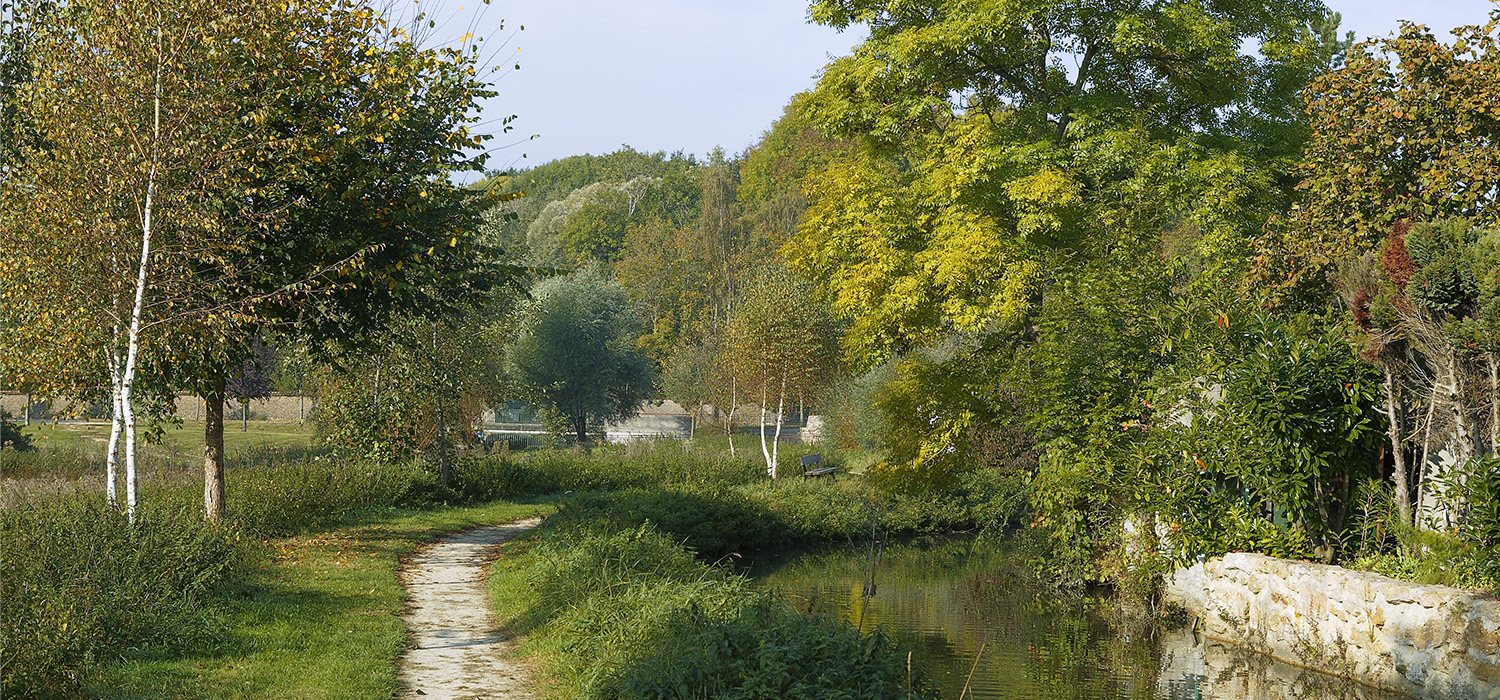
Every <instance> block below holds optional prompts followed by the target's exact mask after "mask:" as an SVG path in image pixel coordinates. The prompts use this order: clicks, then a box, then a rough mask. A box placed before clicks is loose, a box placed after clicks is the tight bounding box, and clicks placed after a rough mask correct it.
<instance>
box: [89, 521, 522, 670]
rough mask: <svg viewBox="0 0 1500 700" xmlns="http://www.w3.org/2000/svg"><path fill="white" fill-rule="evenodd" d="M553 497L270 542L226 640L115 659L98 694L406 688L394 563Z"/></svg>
mask: <svg viewBox="0 0 1500 700" xmlns="http://www.w3.org/2000/svg"><path fill="white" fill-rule="evenodd" d="M551 509H552V506H551V505H550V504H549V503H548V502H546V501H532V502H519V503H517V502H503V501H502V502H495V503H490V504H486V505H481V506H470V507H453V508H440V509H437V510H428V511H420V512H414V511H401V510H394V509H383V510H378V511H371V512H368V513H366V514H365V515H364V517H362V518H361V519H360V521H359V522H356V523H353V524H349V525H345V526H342V527H337V528H332V529H329V530H325V531H321V532H314V533H309V534H304V535H298V536H294V537H287V538H281V539H274V540H270V541H268V542H266V543H265V547H264V549H263V551H261V552H260V553H259V556H258V557H257V559H256V561H255V562H254V564H253V566H252V568H251V570H250V572H249V573H248V575H247V576H246V578H245V580H244V582H243V583H242V584H240V585H239V586H237V587H236V588H235V589H234V590H231V591H229V592H227V593H226V594H225V595H224V597H223V598H222V599H221V608H220V610H221V612H220V620H219V624H220V625H221V626H222V628H223V630H224V631H223V633H222V638H221V640H220V641H219V642H218V643H215V644H211V645H206V646H203V647H201V648H198V649H194V650H191V651H189V652H188V653H183V654H179V655H176V656H172V657H170V658H157V659H144V660H133V661H129V662H126V663H123V664H119V665H116V666H114V667H112V668H111V669H110V671H109V672H108V673H107V674H106V675H105V676H104V678H103V679H102V680H101V681H100V682H98V683H97V684H94V685H93V686H92V687H90V688H89V694H90V695H93V696H97V697H101V698H183V699H194V698H288V699H293V698H295V699H301V698H326V699H329V700H337V699H340V698H349V699H351V700H353V699H354V698H380V697H391V696H393V695H395V694H396V693H397V691H398V690H399V686H398V683H397V678H396V668H397V656H398V655H399V653H400V651H401V649H402V647H403V645H404V644H405V643H406V631H405V627H404V625H403V624H402V622H401V619H400V614H401V612H402V609H403V608H402V596H403V592H402V589H401V585H400V582H399V581H398V580H397V577H396V571H397V569H398V566H399V563H400V561H401V558H402V557H404V556H405V555H407V554H409V553H410V552H412V551H414V550H415V549H417V548H418V547H420V546H422V545H423V544H424V543H426V542H429V541H431V540H432V539H433V538H436V537H439V536H441V535H443V534H446V533H449V532H454V531H458V530H462V529H466V528H469V527H473V526H476V525H482V524H493V523H500V522H507V521H511V520H516V519H519V518H523V517H527V516H530V515H533V514H537V513H547V512H550V510H551Z"/></svg>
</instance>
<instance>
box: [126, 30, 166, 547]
mask: <svg viewBox="0 0 1500 700" xmlns="http://www.w3.org/2000/svg"><path fill="white" fill-rule="evenodd" d="M151 134H152V136H151V138H152V142H151V150H152V154H151V170H150V172H149V173H148V174H147V175H146V201H145V206H144V207H143V208H142V210H141V263H140V266H139V268H138V271H137V274H136V279H135V304H134V306H133V307H132V308H131V310H130V331H129V336H128V341H127V345H126V354H125V369H124V371H123V372H122V376H121V379H120V407H121V412H122V413H123V419H124V421H125V512H126V514H127V515H128V516H129V518H130V522H131V523H132V524H133V523H135V506H136V500H137V499H136V483H137V480H136V460H135V405H134V404H133V402H132V396H131V394H132V391H133V390H134V388H135V370H136V361H137V360H138V359H139V358H140V351H141V308H142V307H144V306H145V303H146V277H147V273H148V271H149V270H150V267H151V216H152V206H153V199H154V197H155V196H156V167H157V158H158V154H159V152H160V148H161V49H160V46H159V45H158V47H157V59H156V94H155V99H154V102H153V105H152V132H151Z"/></svg>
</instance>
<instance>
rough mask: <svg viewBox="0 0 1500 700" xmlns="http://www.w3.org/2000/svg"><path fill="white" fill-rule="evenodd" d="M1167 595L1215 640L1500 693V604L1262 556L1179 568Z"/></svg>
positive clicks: (1286, 658)
mask: <svg viewBox="0 0 1500 700" xmlns="http://www.w3.org/2000/svg"><path fill="white" fill-rule="evenodd" d="M1164 598H1165V600H1166V601H1168V602H1170V603H1175V604H1177V605H1180V606H1182V607H1183V608H1184V609H1185V610H1187V611H1188V612H1189V613H1190V614H1191V615H1193V616H1194V617H1195V618H1196V619H1197V620H1198V621H1199V622H1200V624H1201V630H1202V632H1203V633H1204V634H1205V635H1206V636H1208V637H1209V638H1212V639H1216V640H1220V641H1224V642H1228V643H1231V644H1234V645H1236V646H1239V647H1242V648H1244V649H1247V650H1250V651H1253V652H1256V653H1259V654H1263V655H1265V656H1268V657H1271V658H1274V659H1276V660H1277V661H1280V662H1283V663H1287V664H1293V665H1297V666H1302V667H1306V668H1311V669H1316V670H1318V671H1321V672H1324V673H1329V674H1333V675H1337V676H1340V677H1344V678H1348V679H1351V680H1354V681H1357V682H1360V683H1364V684H1368V685H1371V686H1374V687H1378V688H1385V689H1390V690H1395V691H1399V692H1402V693H1406V694H1408V695H1411V696H1414V697H1420V698H1432V699H1434V700H1470V699H1476V698H1477V699H1480V700H1489V699H1491V698H1497V697H1500V599H1497V598H1496V597H1494V596H1491V595H1484V594H1479V593H1475V592H1471V591H1464V590H1460V589H1455V588H1448V587H1445V586H1432V585H1418V584H1412V583H1406V582H1402V581H1397V580H1395V579H1392V578H1388V577H1385V576H1381V575H1378V574H1373V573H1369V572H1363V571H1353V570H1349V569H1345V568H1342V567H1338V566H1328V565H1323V564H1314V563H1310V562H1301V561H1289V560H1285V559H1276V558H1273V557H1267V556H1264V555H1259V554H1243V553H1236V554H1228V555H1225V556H1223V557H1219V558H1215V559H1211V560H1208V561H1206V562H1203V563H1199V564H1195V565H1193V566H1191V567H1188V568H1185V569H1179V570H1177V571H1176V572H1174V573H1173V574H1172V575H1171V576H1169V577H1168V578H1167V581H1166V585H1165V591H1164Z"/></svg>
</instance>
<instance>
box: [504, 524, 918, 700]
mask: <svg viewBox="0 0 1500 700" xmlns="http://www.w3.org/2000/svg"><path fill="white" fill-rule="evenodd" d="M489 586H490V594H491V600H492V604H493V606H494V608H495V610H496V613H497V615H498V616H499V617H500V619H501V620H502V621H503V624H505V625H507V626H508V627H509V628H510V629H511V630H512V631H514V632H517V633H521V634H525V635H527V638H526V641H525V642H524V643H523V645H522V647H521V649H520V651H521V653H522V654H523V655H525V656H527V657H529V658H530V659H532V660H533V661H534V662H535V663H536V664H537V666H538V667H539V668H540V669H542V670H543V671H544V673H545V676H546V680H547V682H546V683H545V685H544V687H543V688H541V690H542V691H543V692H544V693H545V695H546V696H547V697H555V698H585V699H594V698H601V699H602V698H611V699H616V700H634V699H636V698H641V699H644V698H663V697H674V698H726V699H730V700H737V699H745V700H749V699H752V698H754V699H757V700H761V699H763V700H771V699H777V700H780V699H783V698H787V699H804V698H805V699H809V700H810V699H812V698H828V697H839V698H850V699H855V698H872V699H873V698H902V697H904V698H908V699H910V698H935V697H937V696H938V691H937V688H936V686H935V685H933V684H932V683H931V682H930V680H929V679H927V678H926V677H925V676H924V675H923V674H922V673H921V672H920V670H917V671H916V672H915V673H913V672H912V670H911V669H909V668H908V667H907V665H906V663H905V656H904V655H903V654H901V653H900V652H899V651H898V650H897V649H896V647H895V645H894V644H893V643H892V642H891V641H890V640H889V639H887V638H886V637H885V636H884V635H883V634H881V633H880V632H878V631H877V632H873V633H870V634H863V633H861V632H860V631H858V630H856V629H854V628H853V627H852V626H850V625H849V624H847V623H845V622H842V621H839V620H835V619H832V618H827V617H815V616H809V615H803V614H801V613H799V612H797V611H796V610H795V609H793V608H792V607H791V606H790V605H789V604H788V603H787V602H786V601H785V599H783V598H782V597H780V596H778V595H776V594H774V593H770V592H767V591H762V590H758V589H756V588H754V587H753V586H751V585H750V583H749V581H748V580H747V579H745V578H744V577H743V576H740V575H737V574H734V573H730V572H728V571H727V570H725V569H723V568H720V567H715V566H710V565H707V564H705V563H703V562H701V561H699V560H697V559H695V558H694V557H693V555H692V553H691V552H690V551H688V550H687V549H685V548H683V547H681V546H679V545H677V544H675V543H673V542H672V540H671V539H669V538H668V537H666V536H664V535H662V534H661V533H658V532H656V531H655V529H654V528H652V527H651V526H650V525H642V526H640V527H637V528H634V529H626V530H621V531H615V532H604V531H600V530H596V529H593V528H590V527H588V526H587V525H586V524H585V523H584V522H583V521H580V520H577V519H563V520H558V519H549V521H548V522H547V524H545V525H544V526H543V528H542V529H541V531H540V532H539V533H538V534H537V536H536V537H535V538H533V539H530V540H528V541H526V542H524V543H520V544H519V546H517V547H514V548H513V549H512V550H511V552H510V553H509V554H508V555H507V556H504V557H501V558H500V559H498V560H496V562H495V563H494V564H493V566H492V568H491V575H490V582H489Z"/></svg>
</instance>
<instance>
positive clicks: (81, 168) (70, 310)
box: [0, 0, 296, 517]
mask: <svg viewBox="0 0 1500 700" xmlns="http://www.w3.org/2000/svg"><path fill="white" fill-rule="evenodd" d="M41 5H45V3H43V4H41ZM28 7H29V8H30V6H28ZM33 9H34V8H33ZM25 14H27V15H28V16H32V15H34V17H33V18H34V19H35V20H36V23H35V25H34V27H32V29H33V31H34V32H35V37H34V39H33V41H32V44H31V46H30V47H29V49H30V53H29V56H28V59H29V63H30V74H29V78H30V80H29V81H28V82H25V83H23V84H22V85H21V86H20V87H19V89H18V91H17V95H16V99H15V102H14V105H15V109H16V112H15V118H16V119H17V120H18V121H19V122H21V123H23V124H24V125H25V127H26V129H28V130H29V133H31V134H33V135H34V138H31V139H27V140H23V141H21V142H20V143H19V144H18V145H19V146H20V149H19V155H18V156H16V157H15V158H14V159H13V160H14V161H15V162H16V164H17V165H16V170H15V171H14V173H13V174H14V175H15V177H12V178H7V179H6V183H5V188H4V190H3V192H0V196H3V198H4V202H5V203H4V206H3V207H0V209H3V210H5V214H4V218H3V221H0V223H3V226H4V228H5V233H6V235H5V236H4V238H5V239H6V242H5V244H4V246H5V247H4V250H3V253H4V254H3V262H0V267H3V268H5V269H6V270H7V271H8V272H11V273H13V276H12V275H7V280H8V285H7V290H6V296H7V297H8V301H9V303H7V305H6V306H7V315H8V316H9V317H10V318H8V319H7V323H6V324H5V325H6V328H7V331H6V337H5V338H4V340H5V345H6V346H7V348H8V349H10V350H11V351H12V352H13V353H14V354H15V356H17V359H16V360H15V361H14V363H15V364H14V367H16V368H18V369H19V370H20V374H21V376H22V377H24V378H26V379H27V380H28V381H30V383H33V384H37V385H40V386H44V387H46V388H47V389H48V390H49V391H51V392H55V393H71V394H75V395H83V396H86V395H88V394H90V393H93V392H94V391H96V389H94V387H97V386H99V385H100V384H103V382H101V381H98V379H99V378H100V377H101V376H107V377H108V383H109V386H110V387H111V388H110V393H111V395H112V397H113V404H114V406H115V411H114V414H115V427H114V429H113V430H112V437H111V443H110V448H109V464H110V466H111V468H110V469H109V478H110V482H109V483H110V487H109V493H110V495H111V498H113V495H114V486H113V484H114V469H113V465H114V462H115V443H116V440H117V439H118V438H119V436H120V432H121V428H122V427H123V432H124V453H125V469H126V506H125V507H126V510H127V511H128V512H130V513H131V515H132V517H133V515H134V511H135V502H136V478H135V449H134V448H135V442H136V440H135V423H136V421H135V403H136V402H135V399H136V393H137V391H138V390H139V389H146V390H147V391H148V393H150V394H151V395H154V396H156V397H160V396H162V395H165V394H166V393H168V392H169V390H170V385H171V381H170V379H168V378H167V377H166V376H165V375H164V373H163V372H162V371H161V370H164V369H165V366H166V365H165V363H166V361H167V358H165V357H164V356H163V355H162V354H161V353H154V352H152V347H153V346H156V345H157V344H160V346H162V347H165V346H167V345H171V344H175V343H177V342H183V341H184V340H185V339H186V338H187V337H191V336H193V335H195V334H194V333H191V332H186V333H183V332H182V331H183V330H184V329H183V328H181V327H180V326H175V325H174V324H177V323H179V322H181V321H182V320H183V318H184V316H183V314H182V307H183V304H184V301H185V299H186V297H187V296H188V295H189V294H190V293H191V288H192V286H193V283H194V277H193V271H192V270H191V266H189V265H185V264H181V263H182V262H183V261H184V260H185V259H187V258H190V257H193V256H201V257H205V258H208V259H217V258H219V257H220V256H222V255H224V254H225V253H226V252H227V251H228V249H229V248H230V247H232V244H231V243H230V242H229V241H228V240H227V237H226V236H225V235H224V231H223V229H222V228H221V227H220V226H219V225H218V221H217V218H218V212H217V210H216V205H217V204H218V196H217V195H218V194H219V188H221V187H223V186H224V185H225V184H226V182H228V181H229V180H230V179H231V177H230V175H229V174H228V171H229V170H230V169H232V168H233V167H234V165H235V164H236V163H238V162H239V161H240V159H241V158H243V157H244V154H245V152H246V151H247V150H251V151H253V150H254V149H256V148H257V147H259V146H261V145H262V144H264V143H265V142H266V141H267V139H268V138H269V136H268V134H267V133H266V132H265V131H264V129H262V128H261V126H260V125H259V124H257V123H256V121H254V120H251V119H242V118H241V117H242V116H244V114H245V111H246V110H245V109H243V107H244V103H243V100H242V99H240V98H241V96H240V95H239V94H237V92H236V91H237V90H238V89H239V88H240V87H241V86H248V85H251V84H261V83H263V82H264V81H267V80H271V79H273V78H274V76H273V68H272V66H277V65H282V64H284V63H286V62H288V60H289V59H290V56H289V55H288V52H294V51H295V48H294V44H288V43H287V42H285V41H284V39H285V38H286V37H287V36H288V34H295V29H296V23H295V19H294V18H295V15H288V14H286V13H278V12H276V11H275V10H274V9H273V8H271V7H269V6H267V5H265V4H257V3H250V4H242V5H236V6H234V7H224V6H221V5H215V4H213V3H202V2H193V1H192V0H183V1H182V2H178V3H176V4H175V5H173V6H172V7H170V8H163V7H160V6H158V5H155V4H151V3H140V2H126V3H117V4H110V5H97V4H88V3H84V4H75V5H70V6H68V7H67V8H66V9H61V8H53V11H51V12H37V13H33V12H31V9H28V10H26V11H25ZM219 42H222V43H219ZM205 76H212V79H208V80H205ZM22 202H25V203H26V204H25V205H22ZM153 326H155V327H157V330H159V331H161V333H153V331H152V327H153ZM178 333H180V335H178ZM38 334H43V335H45V334H55V335H56V336H57V337H56V338H55V339H53V340H50V341H46V342H44V343H40V344H33V343H31V342H28V341H31V340H36V338H35V337H34V336H36V335H38ZM29 336H30V337H29ZM55 343H56V344H64V345H73V346H74V347H75V348H76V349H75V350H72V351H69V352H63V353H49V352H47V349H48V346H49V345H52V344H55ZM6 354H7V355H10V354H11V353H10V352H8V353H6ZM148 367H149V368H150V369H151V371H150V372H148V373H146V374H145V376H146V377H147V379H146V381H145V382H144V384H145V386H140V385H138V380H139V379H140V377H141V376H142V373H141V370H142V369H143V368H148Z"/></svg>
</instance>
